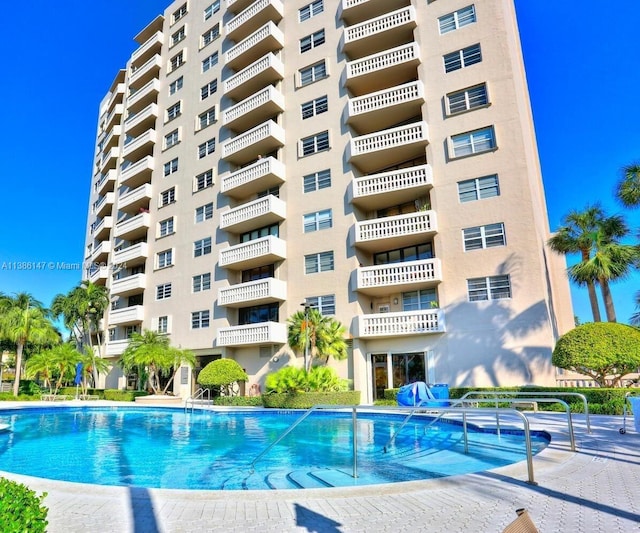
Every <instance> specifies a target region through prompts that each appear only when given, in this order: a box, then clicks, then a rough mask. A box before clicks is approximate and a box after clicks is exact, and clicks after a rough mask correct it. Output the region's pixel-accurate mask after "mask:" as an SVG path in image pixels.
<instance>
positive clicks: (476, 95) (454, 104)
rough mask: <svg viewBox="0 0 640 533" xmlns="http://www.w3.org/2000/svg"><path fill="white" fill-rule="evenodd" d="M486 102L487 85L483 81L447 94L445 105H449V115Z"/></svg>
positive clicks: (487, 100) (487, 99)
mask: <svg viewBox="0 0 640 533" xmlns="http://www.w3.org/2000/svg"><path fill="white" fill-rule="evenodd" d="M488 103H489V97H488V95H487V86H486V85H485V84H484V83H483V84H482V85H476V86H475V87H470V88H468V89H464V90H462V91H456V92H455V93H449V94H448V95H447V105H448V106H449V114H450V115H453V114H454V113H462V112H463V111H469V110H470V109H473V108H474V107H482V106H485V105H487V104H488Z"/></svg>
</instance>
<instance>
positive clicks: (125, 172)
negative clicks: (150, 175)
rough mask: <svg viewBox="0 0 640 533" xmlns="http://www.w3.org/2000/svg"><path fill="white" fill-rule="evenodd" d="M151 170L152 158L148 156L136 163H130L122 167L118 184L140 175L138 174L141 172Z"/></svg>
mask: <svg viewBox="0 0 640 533" xmlns="http://www.w3.org/2000/svg"><path fill="white" fill-rule="evenodd" d="M153 168H154V159H153V156H150V155H148V156H147V157H145V158H143V159H141V160H140V161H136V162H135V163H132V164H129V165H127V166H125V167H123V168H122V169H121V170H120V183H125V182H126V181H127V180H129V179H131V178H133V177H134V176H136V175H138V174H140V172H143V171H145V170H153Z"/></svg>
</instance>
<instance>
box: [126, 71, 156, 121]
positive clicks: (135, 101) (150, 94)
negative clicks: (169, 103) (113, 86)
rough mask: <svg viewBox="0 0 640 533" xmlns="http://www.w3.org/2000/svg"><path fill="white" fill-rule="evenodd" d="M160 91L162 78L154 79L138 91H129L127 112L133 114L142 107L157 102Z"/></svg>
mask: <svg viewBox="0 0 640 533" xmlns="http://www.w3.org/2000/svg"><path fill="white" fill-rule="evenodd" d="M159 92H160V80H157V79H153V80H151V81H150V82H149V83H147V84H146V85H144V86H143V87H140V89H138V90H137V91H132V92H130V93H129V97H128V98H127V112H128V113H129V114H130V115H132V114H135V113H137V112H139V111H140V110H141V109H143V108H145V107H147V106H149V105H151V104H153V103H155V102H156V101H157V99H158V93H159Z"/></svg>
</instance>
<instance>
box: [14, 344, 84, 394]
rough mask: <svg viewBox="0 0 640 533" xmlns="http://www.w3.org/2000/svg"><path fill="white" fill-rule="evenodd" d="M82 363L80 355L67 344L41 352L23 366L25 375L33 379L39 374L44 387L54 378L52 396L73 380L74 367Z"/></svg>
mask: <svg viewBox="0 0 640 533" xmlns="http://www.w3.org/2000/svg"><path fill="white" fill-rule="evenodd" d="M81 361H82V354H81V353H80V352H79V351H78V350H76V349H75V347H74V346H73V345H72V344H69V343H68V342H66V343H64V344H59V345H58V346H54V347H53V348H51V349H49V350H44V351H41V352H40V353H37V354H35V355H34V356H33V357H31V358H30V359H29V360H28V361H27V364H26V365H25V375H27V376H29V377H32V378H33V377H35V376H36V375H37V374H40V375H41V376H42V378H43V380H44V382H45V387H46V386H50V384H51V381H52V380H53V379H54V378H55V387H54V389H53V391H52V392H53V394H57V393H58V391H59V390H60V387H62V384H63V382H65V381H69V380H71V379H73V376H74V372H75V368H76V365H77V364H78V363H79V362H81Z"/></svg>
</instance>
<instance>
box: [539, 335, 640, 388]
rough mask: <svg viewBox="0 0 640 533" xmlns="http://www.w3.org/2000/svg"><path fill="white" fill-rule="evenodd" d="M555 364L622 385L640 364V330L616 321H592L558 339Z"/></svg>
mask: <svg viewBox="0 0 640 533" xmlns="http://www.w3.org/2000/svg"><path fill="white" fill-rule="evenodd" d="M551 362H552V364H553V365H555V366H557V367H559V368H564V369H566V370H571V371H572V372H577V373H579V374H583V375H585V376H589V377H591V378H593V380H594V381H595V382H596V383H597V384H598V385H599V386H601V387H606V386H613V387H616V386H620V382H621V379H622V378H623V377H624V376H625V375H626V374H629V373H631V372H636V371H637V369H638V368H639V367H640V330H638V329H636V328H634V327H631V326H627V325H625V324H617V323H613V322H605V323H603V322H591V323H588V324H583V325H581V326H578V327H577V328H574V329H572V330H571V331H569V332H567V333H565V334H564V335H563V336H562V337H560V338H559V339H558V342H557V343H556V347H555V348H554V350H553V356H552V358H551Z"/></svg>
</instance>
